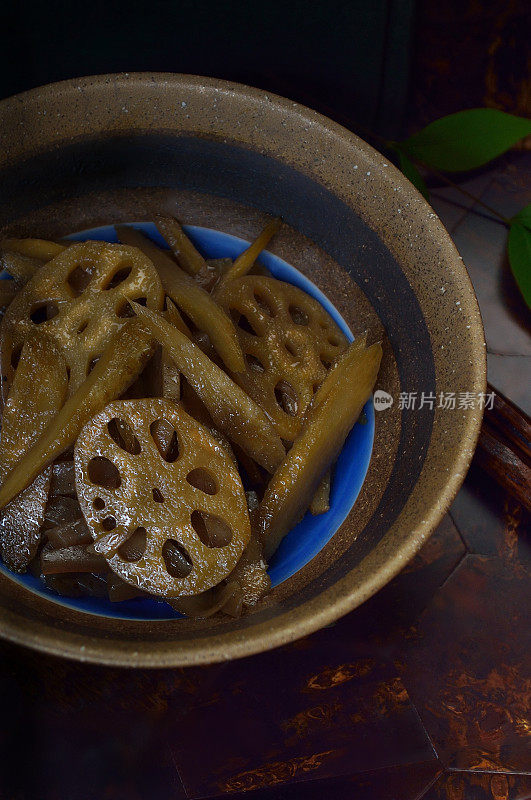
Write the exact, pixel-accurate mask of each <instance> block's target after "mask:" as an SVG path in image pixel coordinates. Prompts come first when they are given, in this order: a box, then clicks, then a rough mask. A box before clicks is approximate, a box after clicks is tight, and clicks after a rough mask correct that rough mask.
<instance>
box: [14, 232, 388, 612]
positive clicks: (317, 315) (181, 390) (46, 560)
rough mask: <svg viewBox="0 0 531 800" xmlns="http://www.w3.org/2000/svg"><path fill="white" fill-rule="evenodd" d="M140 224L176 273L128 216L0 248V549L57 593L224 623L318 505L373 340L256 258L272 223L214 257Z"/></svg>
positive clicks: (264, 581) (372, 355)
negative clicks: (234, 253)
mask: <svg viewBox="0 0 531 800" xmlns="http://www.w3.org/2000/svg"><path fill="white" fill-rule="evenodd" d="M157 224H158V226H159V229H160V230H161V232H162V233H163V234H164V236H165V238H166V240H167V241H168V243H169V245H170V246H171V249H172V250H173V254H174V257H175V258H176V259H177V262H178V264H180V266H178V264H177V263H176V262H175V261H174V260H173V258H172V257H171V256H170V255H168V253H167V252H164V251H163V250H161V249H159V248H158V247H156V246H155V245H154V244H153V243H152V242H151V241H150V240H149V239H146V238H145V237H144V236H143V235H142V234H140V233H139V232H138V231H136V230H134V229H133V228H131V227H129V226H126V227H120V226H119V227H118V228H117V232H118V234H119V236H121V238H122V239H124V240H126V244H125V245H111V244H107V243H104V242H88V243H84V244H72V245H63V244H56V243H54V242H47V241H45V240H37V239H32V240H22V239H20V240H15V239H9V240H7V239H4V240H2V241H1V242H0V260H1V263H2V264H3V265H4V266H6V265H7V266H10V268H11V274H12V275H13V277H14V280H13V281H10V282H7V281H5V283H6V284H7V286H6V287H5V291H4V295H2V286H1V284H0V302H1V301H2V297H4V298H5V300H4V302H5V303H8V302H9V301H10V300H11V303H10V305H9V307H8V308H7V311H6V313H5V316H4V320H3V322H2V327H1V332H0V335H1V339H2V340H1V342H0V345H1V357H2V365H3V368H4V372H5V373H6V377H7V382H6V383H5V384H4V387H5V386H9V385H10V386H11V388H10V394H9V399H8V401H7V405H6V407H5V416H4V420H3V425H2V437H1V438H0V477H3V479H4V482H3V484H2V485H1V487H0V508H2V506H3V507H4V508H3V511H2V512H1V513H0V545H1V547H2V553H3V557H4V559H5V560H6V562H7V563H8V565H9V566H11V567H12V568H13V569H21V570H23V569H25V568H28V569H29V570H31V572H32V573H33V574H34V575H37V576H40V577H41V580H42V581H43V582H44V583H45V584H46V585H47V586H48V587H49V588H51V589H52V590H54V591H56V592H58V593H60V594H66V595H70V596H97V597H106V598H108V599H110V600H112V601H113V602H120V601H122V600H126V599H133V598H142V597H157V598H161V599H165V600H167V601H168V602H170V604H171V605H172V606H173V607H174V608H175V609H177V610H178V611H180V612H181V613H183V614H186V615H188V616H192V617H203V618H204V617H208V616H211V615H212V614H216V613H223V614H226V615H228V616H232V617H238V616H239V615H240V614H241V613H244V612H245V611H246V610H248V609H250V608H252V607H253V606H254V605H256V603H258V602H259V601H260V600H261V598H262V597H263V596H264V595H265V594H267V592H268V591H269V589H270V587H271V582H270V578H269V575H268V571H267V560H268V559H269V557H270V556H271V554H272V553H273V551H274V550H275V549H276V547H277V546H278V544H279V543H280V541H281V540H282V538H283V536H284V535H285V534H286V533H287V532H288V531H289V530H290V529H291V527H292V526H293V525H294V524H295V523H296V522H297V521H298V520H299V519H300V517H302V515H303V514H304V513H305V511H306V510H310V511H311V512H312V513H313V514H323V513H326V511H327V510H328V508H329V504H330V486H331V473H330V467H331V465H332V464H333V462H334V460H335V459H336V458H337V455H338V453H339V451H340V449H341V447H342V444H343V442H344V439H345V437H346V436H347V434H348V432H349V430H350V428H351V427H352V425H353V424H354V422H355V421H356V418H357V416H358V415H359V412H360V410H361V408H362V405H363V403H364V402H365V400H366V399H367V397H368V396H369V394H370V392H371V390H372V387H373V384H374V381H375V379H376V375H377V372H378V366H379V362H380V357H381V348H380V346H379V345H373V346H372V347H371V348H368V349H366V342H365V337H359V338H358V339H356V341H355V342H354V343H353V344H351V345H350V346H348V344H347V340H346V338H345V337H344V335H343V333H342V332H341V331H340V330H339V328H338V327H337V326H336V324H335V322H334V321H333V320H332V319H331V318H330V316H329V315H328V313H327V312H326V311H325V309H324V308H323V307H322V306H321V305H320V304H319V303H317V302H316V301H315V300H314V299H313V298H311V297H309V296H308V295H307V294H306V293H304V292H303V291H301V290H300V289H298V288H297V287H295V286H292V285H290V284H287V283H284V282H282V281H279V280H277V279H275V278H273V277H272V276H271V275H270V274H269V273H268V271H267V270H266V269H265V268H263V267H262V266H261V265H260V264H259V263H257V261H256V259H257V256H259V254H260V252H261V251H262V250H263V248H264V247H265V246H266V245H267V243H268V242H269V241H270V239H271V237H272V236H273V235H274V233H275V232H276V231H277V230H278V228H279V227H280V220H273V221H272V222H270V223H269V225H268V226H267V227H266V228H265V229H264V230H263V231H262V232H261V233H260V235H259V236H258V237H257V239H256V240H255V241H254V242H252V244H251V245H250V246H249V247H248V248H247V249H246V250H245V251H244V252H243V253H242V254H241V255H240V256H239V257H238V258H237V259H236V260H235V261H234V263H233V262H232V261H231V260H230V259H217V260H214V261H208V260H205V259H204V258H203V256H202V255H201V254H200V253H199V251H198V250H197V249H196V248H195V247H194V245H193V244H192V242H191V241H190V240H189V239H188V237H187V236H186V234H185V232H184V231H183V229H182V228H181V226H180V225H179V223H178V222H177V221H175V220H172V219H167V218H160V219H159V220H158V223H157ZM181 267H182V269H181ZM183 270H184V271H183ZM20 287H22V288H20ZM179 309H180V310H182V315H181V311H180V310H179ZM21 351H22V354H21ZM244 357H245V358H244ZM17 362H18V367H17ZM36 375H39V381H35V376H36ZM42 375H46V376H47V377H46V378H45V379H44V380H43V379H42V378H41V376H42ZM68 375H69V379H68V377H67V376H68ZM61 387H62V389H61ZM61 392H62V394H61ZM65 398H66V399H65ZM4 401H5V398H4ZM33 416H36V417H38V419H39V423H38V424H37V425H35V424H34V423H33V421H31V422H30V419H31V420H32V417H33ZM292 443H293V444H292ZM74 445H75V448H74ZM286 449H287V452H286ZM4 451H5V452H4ZM74 459H75V462H74ZM28 498H29V499H30V500H31V505H30V506H28Z"/></svg>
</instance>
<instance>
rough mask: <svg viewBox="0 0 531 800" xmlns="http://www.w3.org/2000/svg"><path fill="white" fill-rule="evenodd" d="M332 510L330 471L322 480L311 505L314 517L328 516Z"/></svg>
mask: <svg viewBox="0 0 531 800" xmlns="http://www.w3.org/2000/svg"><path fill="white" fill-rule="evenodd" d="M329 510H330V470H328V472H325V474H324V475H323V477H322V478H321V483H320V484H319V486H318V487H317V491H316V493H315V494H314V496H313V497H312V502H311V503H310V512H311V513H312V514H313V515H314V517H316V516H319V515H320V514H326V512H327V511H329Z"/></svg>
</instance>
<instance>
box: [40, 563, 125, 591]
mask: <svg viewBox="0 0 531 800" xmlns="http://www.w3.org/2000/svg"><path fill="white" fill-rule="evenodd" d="M39 561H40V559H39ZM107 575H110V573H109V572H107V573H104V574H100V575H94V574H93V573H91V572H78V573H71V572H65V573H63V574H61V573H57V574H54V575H41V577H42V579H43V581H44V583H45V585H46V586H47V587H48V588H49V589H52V591H54V592H57V594H59V595H61V596H62V597H102V598H103V597H106V596H107V581H106V577H107Z"/></svg>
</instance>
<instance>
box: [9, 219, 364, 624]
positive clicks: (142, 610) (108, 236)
mask: <svg viewBox="0 0 531 800" xmlns="http://www.w3.org/2000/svg"><path fill="white" fill-rule="evenodd" d="M133 226H134V227H135V228H137V229H138V230H141V231H142V232H143V233H145V234H147V235H148V236H149V237H150V238H151V239H152V240H153V241H155V242H156V244H158V245H160V246H162V247H167V245H166V242H165V241H164V239H163V238H162V237H161V235H160V233H159V232H158V230H157V228H156V226H155V225H154V224H153V223H150V222H137V223H133ZM185 230H186V232H187V234H188V235H189V236H190V238H191V239H192V241H193V242H194V244H195V245H196V246H197V247H198V248H199V250H200V251H201V253H202V254H203V255H204V256H205V257H206V258H225V257H229V258H236V257H237V256H238V255H240V253H242V252H243V251H244V250H245V249H246V247H248V245H249V242H246V241H245V240H243V239H241V238H239V237H236V236H232V235H230V234H227V233H223V232H221V231H218V230H213V229H211V228H203V227H199V226H195V225H188V226H185ZM65 238H68V239H70V240H73V241H86V240H89V239H91V240H101V241H107V242H116V241H118V240H117V237H116V232H115V230H114V227H113V226H112V225H105V226H100V227H98V228H91V229H88V230H84V231H81V232H78V233H75V234H70V235H69V236H68V237H65ZM260 261H261V263H262V264H263V265H264V266H266V267H267V268H268V269H269V270H270V271H271V273H272V274H273V275H274V276H275V277H276V278H279V279H280V280H283V281H287V282H288V283H291V284H294V285H295V286H298V287H299V288H301V289H302V290H303V291H305V292H306V293H307V294H309V295H311V296H312V297H314V298H315V299H316V300H317V301H318V302H319V303H320V304H321V305H322V306H323V307H324V308H325V309H326V310H327V311H328V313H329V314H330V316H331V317H332V318H333V319H334V320H335V322H336V323H337V325H338V327H339V328H340V329H341V330H342V331H343V333H344V334H345V336H346V337H347V338H348V339H349V340H350V341H352V340H353V338H354V337H353V336H352V332H351V330H350V329H349V327H348V325H347V323H346V322H345V320H344V319H343V317H342V316H341V314H340V313H339V311H338V310H337V309H336V308H335V306H334V305H333V303H332V302H331V301H330V300H329V299H328V298H327V297H326V295H324V294H323V292H322V291H321V290H320V289H319V288H318V287H317V286H316V285H315V284H314V283H313V282H312V281H311V280H309V278H307V277H306V276H305V275H303V274H302V273H301V272H300V271H299V270H298V269H296V268H295V267H293V266H291V265H290V264H288V263H287V262H286V261H284V260H283V259H281V258H279V257H278V256H275V255H273V254H272V253H269V252H267V251H266V252H264V253H263V254H262V255H261V256H260ZM373 442H374V406H373V402H372V399H371V400H369V401H368V402H367V403H366V405H365V408H364V412H363V414H362V416H361V418H360V420H359V421H358V422H357V423H356V425H355V426H354V428H353V429H352V431H351V432H350V434H349V436H348V437H347V440H346V442H345V444H344V446H343V449H342V451H341V454H340V456H339V458H338V460H337V463H336V464H335V465H334V468H333V471H332V483H331V492H330V510H329V511H328V512H326V513H325V514H321V515H319V516H313V515H312V514H310V512H307V513H306V514H305V516H304V518H303V519H302V520H301V521H300V522H299V524H298V525H296V526H295V527H294V528H293V529H292V530H291V531H290V532H289V534H288V535H287V536H286V537H285V539H284V540H283V541H282V542H281V544H280V547H279V548H278V550H277V552H276V553H275V554H274V555H273V557H272V559H271V562H270V564H269V570H268V572H269V576H270V578H271V583H272V587H273V588H274V587H276V586H278V585H279V584H281V583H282V582H283V581H285V580H287V579H288V578H290V577H291V576H292V575H294V574H295V573H296V572H297V571H298V570H300V569H302V568H303V567H305V566H306V565H307V564H308V563H309V562H310V561H311V559H312V558H314V557H315V556H316V555H317V554H318V553H319V552H320V550H322V548H323V547H324V546H325V545H326V544H327V543H328V542H329V541H330V539H331V538H332V536H333V535H334V533H335V532H336V530H337V529H338V528H339V527H340V525H341V524H342V523H343V521H344V520H345V519H346V517H347V516H348V514H349V512H350V510H351V508H352V506H353V505H354V503H355V501H356V498H357V496H358V494H359V491H360V489H361V486H362V484H363V481H364V479H365V476H366V474H367V470H368V467H369V462H370V458H371V452H372V447H373ZM0 569H1V571H2V572H4V574H6V575H9V576H11V577H12V578H13V579H14V580H16V581H18V582H19V583H20V584H21V585H23V586H25V587H26V588H28V589H31V590H32V591H34V592H37V593H39V594H40V595H42V596H45V597H49V598H51V599H53V600H55V601H56V602H59V603H61V604H62V605H65V606H70V607H71V608H75V609H78V610H81V611H85V612H88V613H91V614H98V615H101V616H106V617H116V618H122V619H136V620H164V619H175V618H179V617H180V616H181V615H180V614H179V613H178V612H177V611H174V609H172V608H171V606H170V605H168V604H167V603H165V602H162V601H157V600H151V599H147V598H135V599H133V600H124V601H121V602H118V603H114V602H111V601H110V600H107V599H105V598H98V597H81V598H67V597H60V596H58V595H57V594H56V593H55V592H53V591H52V590H50V589H48V588H47V587H46V586H45V585H44V584H43V583H42V581H40V580H39V578H37V577H35V576H33V575H31V574H30V573H25V574H23V575H16V574H14V573H11V572H10V571H9V570H8V569H7V568H6V567H5V566H4V565H3V564H1V562H0Z"/></svg>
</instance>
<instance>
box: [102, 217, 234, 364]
mask: <svg viewBox="0 0 531 800" xmlns="http://www.w3.org/2000/svg"><path fill="white" fill-rule="evenodd" d="M116 232H117V234H118V237H119V238H120V239H121V240H122V241H124V242H128V243H129V244H132V245H134V246H135V247H138V249H140V250H142V252H144V253H145V254H146V255H147V256H148V258H150V259H151V260H152V262H153V263H154V264H155V267H156V268H157V271H158V273H159V275H160V279H161V281H162V285H163V286H164V291H165V292H166V294H167V295H169V297H171V299H172V300H173V301H174V303H176V304H177V305H178V306H179V308H182V310H183V311H184V312H185V313H186V314H187V315H188V316H189V317H190V319H191V320H192V322H193V323H194V325H196V326H197V327H198V328H199V330H201V331H204V332H205V333H207V334H208V336H209V338H210V341H211V342H212V344H213V345H214V347H215V348H216V350H217V352H218V353H219V355H220V356H221V358H222V359H223V362H224V363H225V364H226V365H227V367H228V368H229V369H230V370H232V371H234V372H241V371H242V370H243V369H244V366H245V365H244V362H243V356H242V352H241V349H240V345H239V343H238V337H237V335H236V331H235V329H234V325H233V324H232V322H231V320H230V319H229V317H228V316H227V315H226V314H225V312H224V311H223V309H222V308H220V307H219V306H218V305H217V304H216V303H215V302H214V300H213V299H212V298H211V297H210V295H209V294H208V292H205V290H204V289H202V288H201V286H199V284H198V283H196V282H195V281H194V279H193V278H191V277H190V276H189V275H187V274H186V273H185V272H183V271H182V270H181V269H180V267H179V266H178V265H177V264H176V263H175V262H174V261H173V260H172V259H171V258H170V257H169V256H167V255H166V254H165V253H164V252H163V251H162V250H160V249H159V248H158V247H157V246H156V245H154V244H153V242H151V241H149V239H146V237H145V236H142V234H141V233H139V232H138V231H136V230H135V229H134V228H129V227H125V226H121V225H117V226H116Z"/></svg>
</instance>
